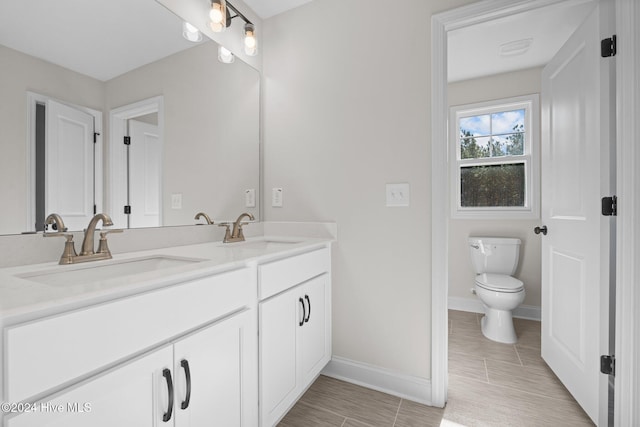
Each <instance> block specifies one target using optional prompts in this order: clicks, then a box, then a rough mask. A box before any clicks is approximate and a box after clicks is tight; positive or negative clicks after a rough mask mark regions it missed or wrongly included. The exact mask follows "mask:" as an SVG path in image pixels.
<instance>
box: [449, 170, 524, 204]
mask: <svg viewBox="0 0 640 427" xmlns="http://www.w3.org/2000/svg"><path fill="white" fill-rule="evenodd" d="M524 195H525V176H524V163H514V164H504V165H490V166H464V167H462V168H460V202H461V206H462V207H503V206H524V200H525V198H524Z"/></svg>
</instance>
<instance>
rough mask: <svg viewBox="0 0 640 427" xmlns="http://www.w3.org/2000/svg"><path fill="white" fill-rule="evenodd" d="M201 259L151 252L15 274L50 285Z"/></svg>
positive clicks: (168, 266) (67, 283)
mask: <svg viewBox="0 0 640 427" xmlns="http://www.w3.org/2000/svg"><path fill="white" fill-rule="evenodd" d="M201 261H205V260H202V259H194V258H182V257H173V256H167V255H154V256H148V257H144V258H133V259H128V260H122V261H116V262H110V263H108V264H100V263H99V262H97V263H89V264H83V265H79V266H78V267H77V268H73V267H70V268H69V269H67V268H65V269H64V270H60V269H51V270H45V271H37V272H32V273H23V274H20V275H18V276H17V277H20V278H22V279H26V280H30V281H32V282H38V283H44V284H47V285H52V286H71V285H80V284H84V283H92V282H96V281H103V280H108V279H113V278H116V277H123V276H129V275H132V274H139V273H147V272H150V271H156V270H162V269H166V268H172V267H178V266H182V265H188V264H193V263H196V262H201Z"/></svg>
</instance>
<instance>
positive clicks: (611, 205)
mask: <svg viewBox="0 0 640 427" xmlns="http://www.w3.org/2000/svg"><path fill="white" fill-rule="evenodd" d="M602 215H604V216H617V215H618V198H617V197H616V196H611V197H603V198H602Z"/></svg>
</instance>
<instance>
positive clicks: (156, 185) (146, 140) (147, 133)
mask: <svg viewBox="0 0 640 427" xmlns="http://www.w3.org/2000/svg"><path fill="white" fill-rule="evenodd" d="M128 128H129V137H130V145H128V147H127V153H128V155H127V169H128V173H127V178H128V205H129V206H131V213H130V214H129V228H139V227H159V226H160V225H161V224H162V223H161V219H160V206H161V203H160V201H161V197H160V189H161V182H162V177H161V172H162V167H161V161H162V144H161V140H160V137H159V133H158V114H157V113H152V114H147V115H145V116H140V117H136V118H135V119H130V120H129V121H128Z"/></svg>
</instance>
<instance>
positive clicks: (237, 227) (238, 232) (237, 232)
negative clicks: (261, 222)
mask: <svg viewBox="0 0 640 427" xmlns="http://www.w3.org/2000/svg"><path fill="white" fill-rule="evenodd" d="M244 218H249V219H250V220H251V221H253V220H255V218H254V217H253V215H251V214H250V213H246V212H245V213H243V214H240V216H239V217H238V219H236V221H235V222H234V223H233V231H231V232H230V231H229V226H230V224H228V223H222V224H218V225H219V226H220V227H227V231H226V233H225V235H224V240H222V242H223V243H231V242H244V232H243V231H242V226H243V225H247V224H248V222H242V220H243V219H244Z"/></svg>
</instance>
